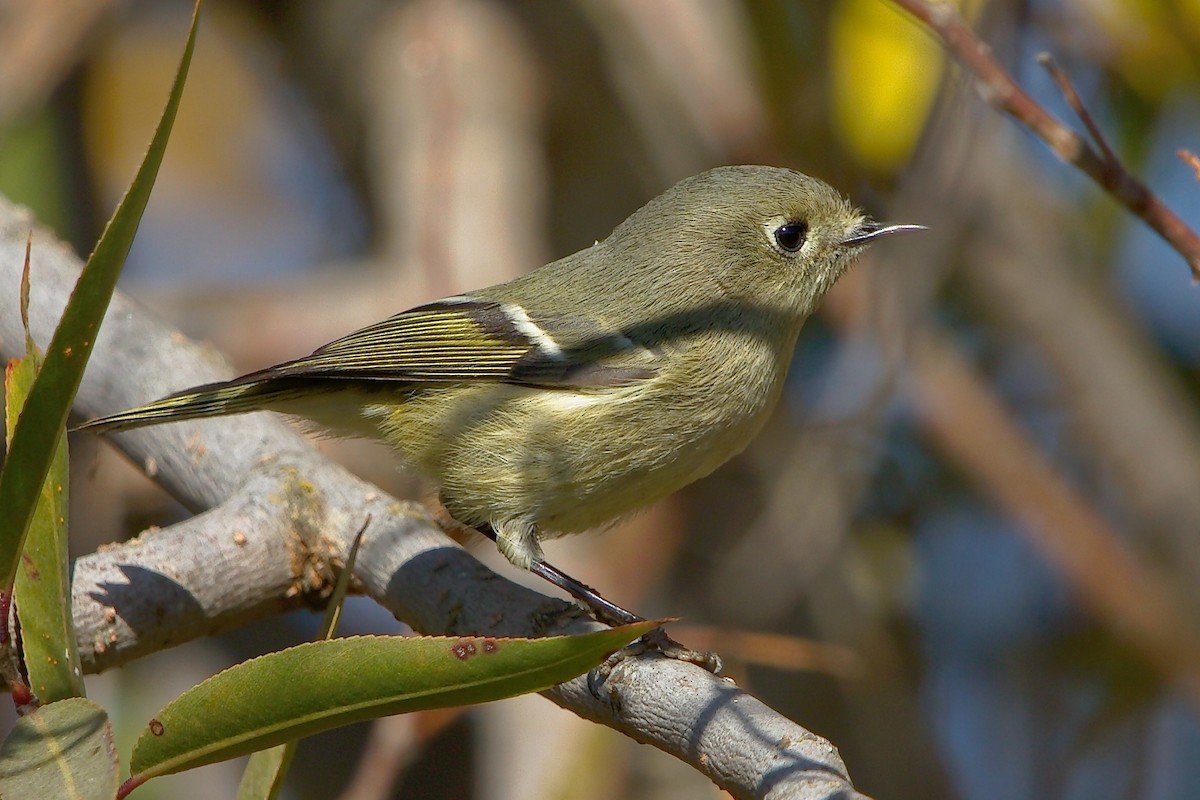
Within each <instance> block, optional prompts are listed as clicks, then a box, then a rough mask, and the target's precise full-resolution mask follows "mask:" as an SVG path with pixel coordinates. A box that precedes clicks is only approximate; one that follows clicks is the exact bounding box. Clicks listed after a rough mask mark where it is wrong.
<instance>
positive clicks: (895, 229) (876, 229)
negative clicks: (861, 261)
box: [842, 219, 928, 247]
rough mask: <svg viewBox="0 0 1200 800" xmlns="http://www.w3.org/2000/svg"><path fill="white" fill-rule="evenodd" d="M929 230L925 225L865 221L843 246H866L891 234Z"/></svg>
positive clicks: (845, 240)
mask: <svg viewBox="0 0 1200 800" xmlns="http://www.w3.org/2000/svg"><path fill="white" fill-rule="evenodd" d="M923 230H928V229H927V228H926V227H925V226H924V225H887V224H885V223H882V222H874V221H872V220H869V219H868V220H864V221H863V222H862V224H860V225H859V226H858V227H857V228H855V229H854V230H853V231H852V232H851V233H850V235H849V236H847V237H846V238H845V239H843V240H842V244H843V245H845V246H847V247H853V246H855V245H860V244H866V243H867V242H870V241H874V240H875V239H878V238H879V237H880V236H887V235H888V234H890V233H899V232H900V231H923Z"/></svg>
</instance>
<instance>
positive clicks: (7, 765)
mask: <svg viewBox="0 0 1200 800" xmlns="http://www.w3.org/2000/svg"><path fill="white" fill-rule="evenodd" d="M119 769H120V765H119V763H118V761H117V748H116V745H115V744H114V742H113V731H112V724H111V723H110V722H109V719H108V714H106V713H105V711H104V709H103V708H101V707H100V706H98V705H96V704H95V703H93V702H92V701H90V700H84V699H83V698H73V699H70V700H62V701H59V702H57V703H50V704H49V705H45V706H42V707H41V708H39V709H38V710H37V711H34V712H33V713H32V714H28V715H26V716H24V717H21V719H19V720H17V724H16V725H15V726H14V727H13V729H12V732H11V733H9V735H8V738H7V739H5V740H4V744H2V745H0V797H3V798H4V800H46V799H47V798H51V797H53V798H62V800H112V798H113V797H115V796H116V794H117V784H118V780H119V777H120V776H119Z"/></svg>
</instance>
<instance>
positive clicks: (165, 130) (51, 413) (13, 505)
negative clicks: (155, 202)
mask: <svg viewBox="0 0 1200 800" xmlns="http://www.w3.org/2000/svg"><path fill="white" fill-rule="evenodd" d="M199 13H200V4H199V3H197V4H196V10H195V14H194V15H193V17H192V27H191V30H190V31H189V32H188V39H187V45H186V46H185V48H184V52H183V58H182V60H181V61H180V64H179V70H178V72H177V73H176V74H175V83H174V85H173V86H172V88H171V94H170V96H169V97H168V99H167V105H166V108H165V109H164V110H163V114H162V117H161V118H160V119H159V122H158V129H157V130H156V131H155V132H154V137H153V139H152V140H151V142H150V147H149V149H148V150H147V152H146V157H145V159H143V161H142V165H141V167H139V168H138V171H137V175H136V176H135V177H134V179H133V183H132V184H131V185H130V187H129V191H128V192H126V193H125V197H124V198H122V200H121V203H120V205H118V206H117V210H116V212H115V213H114V214H113V216H112V219H110V220H109V222H108V225H107V227H105V229H104V233H103V234H102V235H101V236H100V241H99V242H97V243H96V249H95V250H94V251H93V252H92V255H91V256H90V257H89V258H88V260H87V264H85V265H84V268H83V272H82V273H81V274H80V276H79V281H78V282H77V283H76V284H75V290H74V292H72V293H71V299H70V300H69V301H68V302H67V307H66V308H65V309H64V310H63V316H62V319H61V320H60V321H59V324H58V328H57V329H56V330H55V332H54V337H53V339H52V340H51V342H50V347H49V348H48V349H47V351H46V360H45V363H44V364H43V365H42V369H41V371H40V372H39V374H38V377H37V380H36V382H35V383H34V385H33V388H32V389H31V390H30V392H29V402H28V403H27V404H26V407H25V412H24V413H23V414H22V415H21V418H20V419H19V420H18V421H17V426H16V430H15V431H14V433H13V437H12V447H11V448H10V450H9V453H8V458H7V459H6V460H5V463H4V469H3V471H0V508H3V509H4V513H3V514H0V589H6V588H8V587H11V586H12V584H13V580H14V578H15V575H16V569H17V562H18V557H19V556H20V553H21V548H22V545H23V543H24V540H25V535H26V532H27V531H28V530H29V523H30V519H31V517H32V512H33V507H34V505H35V504H36V503H37V498H38V495H39V494H40V492H41V485H42V481H44V480H45V478H46V473H47V472H48V471H49V469H50V462H51V460H52V459H53V456H54V443H55V441H56V440H57V439H58V437H59V435H60V434H61V433H62V430H63V428H64V426H65V425H66V421H67V414H68V412H69V411H70V408H71V402H72V400H73V399H74V397H75V392H76V390H77V389H78V388H79V382H80V381H81V380H82V379H83V369H84V367H85V366H86V365H87V360H88V356H89V355H91V352H92V347H93V346H94V345H95V342H96V333H97V331H98V330H99V328H100V321H101V320H102V319H103V318H104V311H105V309H106V308H107V307H108V301H109V298H111V297H112V293H113V289H114V287H115V286H116V283H117V277H118V276H119V275H120V273H121V266H122V265H123V264H124V262H125V256H126V254H127V253H128V252H129V247H130V245H131V244H132V243H133V237H134V234H135V233H136V232H137V228H138V224H139V223H140V222H141V218H142V212H143V211H144V210H145V208H146V202H147V200H149V198H150V189H151V187H152V186H153V185H154V178H155V176H156V175H157V174H158V167H159V164H161V163H162V158H163V153H164V151H165V150H166V146H167V138H168V135H169V134H170V132H171V125H172V123H173V122H174V120H175V112H176V111H177V109H178V108H179V98H180V96H181V95H182V94H183V83H184V79H185V77H186V76H187V69H188V64H189V63H190V62H191V58H192V49H193V47H194V45H195V41H196V23H197V20H198V19H199Z"/></svg>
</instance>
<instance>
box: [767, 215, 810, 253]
mask: <svg viewBox="0 0 1200 800" xmlns="http://www.w3.org/2000/svg"><path fill="white" fill-rule="evenodd" d="M807 235H808V225H806V224H805V223H803V222H786V223H784V224H783V225H780V226H779V227H778V228H776V229H775V243H776V244H777V245H779V246H780V247H781V248H783V249H784V250H785V251H787V252H789V253H794V252H796V251H797V250H799V249H800V248H801V247H803V246H804V238H805V237H806V236H807Z"/></svg>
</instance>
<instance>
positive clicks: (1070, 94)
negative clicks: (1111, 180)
mask: <svg viewBox="0 0 1200 800" xmlns="http://www.w3.org/2000/svg"><path fill="white" fill-rule="evenodd" d="M1037 63H1039V64H1041V65H1042V67H1044V68H1045V70H1046V72H1049V73H1050V77H1051V78H1053V79H1054V82H1055V83H1057V84H1058V90H1059V91H1060V92H1062V94H1063V99H1064V100H1066V101H1067V105H1069V106H1070V107H1071V110H1072V111H1074V112H1075V116H1077V117H1079V121H1080V122H1082V123H1083V127H1085V128H1087V132H1088V133H1089V134H1090V135H1091V137H1092V142H1094V143H1095V145H1096V146H1097V147H1099V148H1100V156H1101V157H1102V158H1103V159H1104V162H1105V164H1107V165H1108V167H1109V169H1124V167H1123V166H1122V164H1121V159H1119V158H1117V154H1116V153H1115V152H1113V149H1112V147H1110V146H1109V144H1108V139H1106V138H1105V136H1104V132H1103V131H1101V130H1100V126H1099V125H1097V124H1096V120H1095V119H1094V118H1093V117H1092V114H1091V112H1090V111H1088V110H1087V107H1086V106H1085V105H1084V104H1083V100H1081V99H1080V97H1079V92H1078V91H1076V90H1075V84H1073V83H1072V82H1071V76H1069V75H1067V72H1066V70H1064V69H1063V68H1062V67H1060V66H1059V65H1058V62H1057V61H1055V60H1054V56H1052V55H1050V54H1049V53H1038V57H1037Z"/></svg>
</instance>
